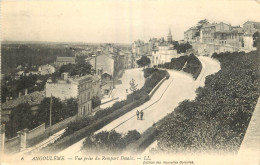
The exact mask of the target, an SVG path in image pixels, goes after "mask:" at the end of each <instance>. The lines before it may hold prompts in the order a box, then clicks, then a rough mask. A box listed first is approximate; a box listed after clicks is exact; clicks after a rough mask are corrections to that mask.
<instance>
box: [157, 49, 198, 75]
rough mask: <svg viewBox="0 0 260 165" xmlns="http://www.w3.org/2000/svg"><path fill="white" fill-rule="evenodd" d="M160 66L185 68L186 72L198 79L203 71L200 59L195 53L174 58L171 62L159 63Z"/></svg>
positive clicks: (177, 68)
mask: <svg viewBox="0 0 260 165" xmlns="http://www.w3.org/2000/svg"><path fill="white" fill-rule="evenodd" d="M159 67H162V68H166V69H174V70H183V71H184V72H187V73H190V74H191V75H192V76H193V78H195V79H196V78H197V77H198V75H199V73H200V71H201V68H202V65H201V62H200V60H199V59H198V58H197V57H196V56H195V55H194V54H190V55H189V56H187V55H186V56H181V57H178V58H172V59H171V62H167V63H165V64H162V65H159Z"/></svg>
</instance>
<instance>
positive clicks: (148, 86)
mask: <svg viewBox="0 0 260 165" xmlns="http://www.w3.org/2000/svg"><path fill="white" fill-rule="evenodd" d="M164 77H169V74H168V72H167V71H165V70H154V72H153V73H152V75H151V77H150V78H148V79H146V81H145V84H144V86H143V87H142V88H141V89H139V90H137V91H135V92H133V93H131V94H129V95H128V96H127V99H126V100H123V101H120V102H116V103H114V104H113V106H112V107H109V108H106V109H104V110H99V111H97V112H96V113H95V115H94V116H87V117H85V118H84V119H81V120H77V121H75V122H73V123H71V124H69V125H68V127H67V129H66V131H65V133H64V134H63V136H62V137H61V138H63V137H66V136H68V135H70V134H72V133H74V132H75V131H77V130H80V129H82V128H84V127H86V126H88V125H90V124H91V123H93V122H94V121H96V120H98V119H101V118H104V117H106V116H108V115H110V114H112V113H114V112H117V111H122V112H123V113H122V115H123V114H124V113H126V112H128V111H130V110H132V109H133V108H135V107H138V106H139V105H141V104H143V103H144V102H146V101H147V100H148V98H149V97H148V94H149V92H150V91H151V90H152V89H153V87H155V86H156V85H157V83H158V82H160V81H161V80H162V79H163V78H164ZM130 105H131V106H130ZM129 106H130V107H129Z"/></svg>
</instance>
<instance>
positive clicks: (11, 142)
mask: <svg viewBox="0 0 260 165" xmlns="http://www.w3.org/2000/svg"><path fill="white" fill-rule="evenodd" d="M4 147H5V148H4V152H5V153H11V152H18V151H19V150H20V137H19V136H16V137H14V138H12V139H8V140H6V142H5V145H4Z"/></svg>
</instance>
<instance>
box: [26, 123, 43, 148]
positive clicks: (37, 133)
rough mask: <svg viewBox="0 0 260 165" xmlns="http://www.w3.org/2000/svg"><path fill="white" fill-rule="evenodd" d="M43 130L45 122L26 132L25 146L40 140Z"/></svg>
mask: <svg viewBox="0 0 260 165" xmlns="http://www.w3.org/2000/svg"><path fill="white" fill-rule="evenodd" d="M44 132H45V123H43V124H42V125H39V126H38V127H36V128H34V129H32V130H30V131H28V132H27V137H26V146H27V147H28V146H31V145H33V144H36V143H38V142H40V141H41V140H42V139H43V138H44V137H43V136H42V135H43V134H44Z"/></svg>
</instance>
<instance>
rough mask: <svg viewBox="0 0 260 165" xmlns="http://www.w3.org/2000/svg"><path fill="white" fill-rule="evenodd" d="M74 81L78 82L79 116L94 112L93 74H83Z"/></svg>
mask: <svg viewBox="0 0 260 165" xmlns="http://www.w3.org/2000/svg"><path fill="white" fill-rule="evenodd" d="M74 81H76V82H77V83H78V116H79V117H84V116H86V115H89V114H91V113H92V112H93V109H92V101H91V100H92V97H93V93H92V76H83V77H80V78H78V79H74Z"/></svg>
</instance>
